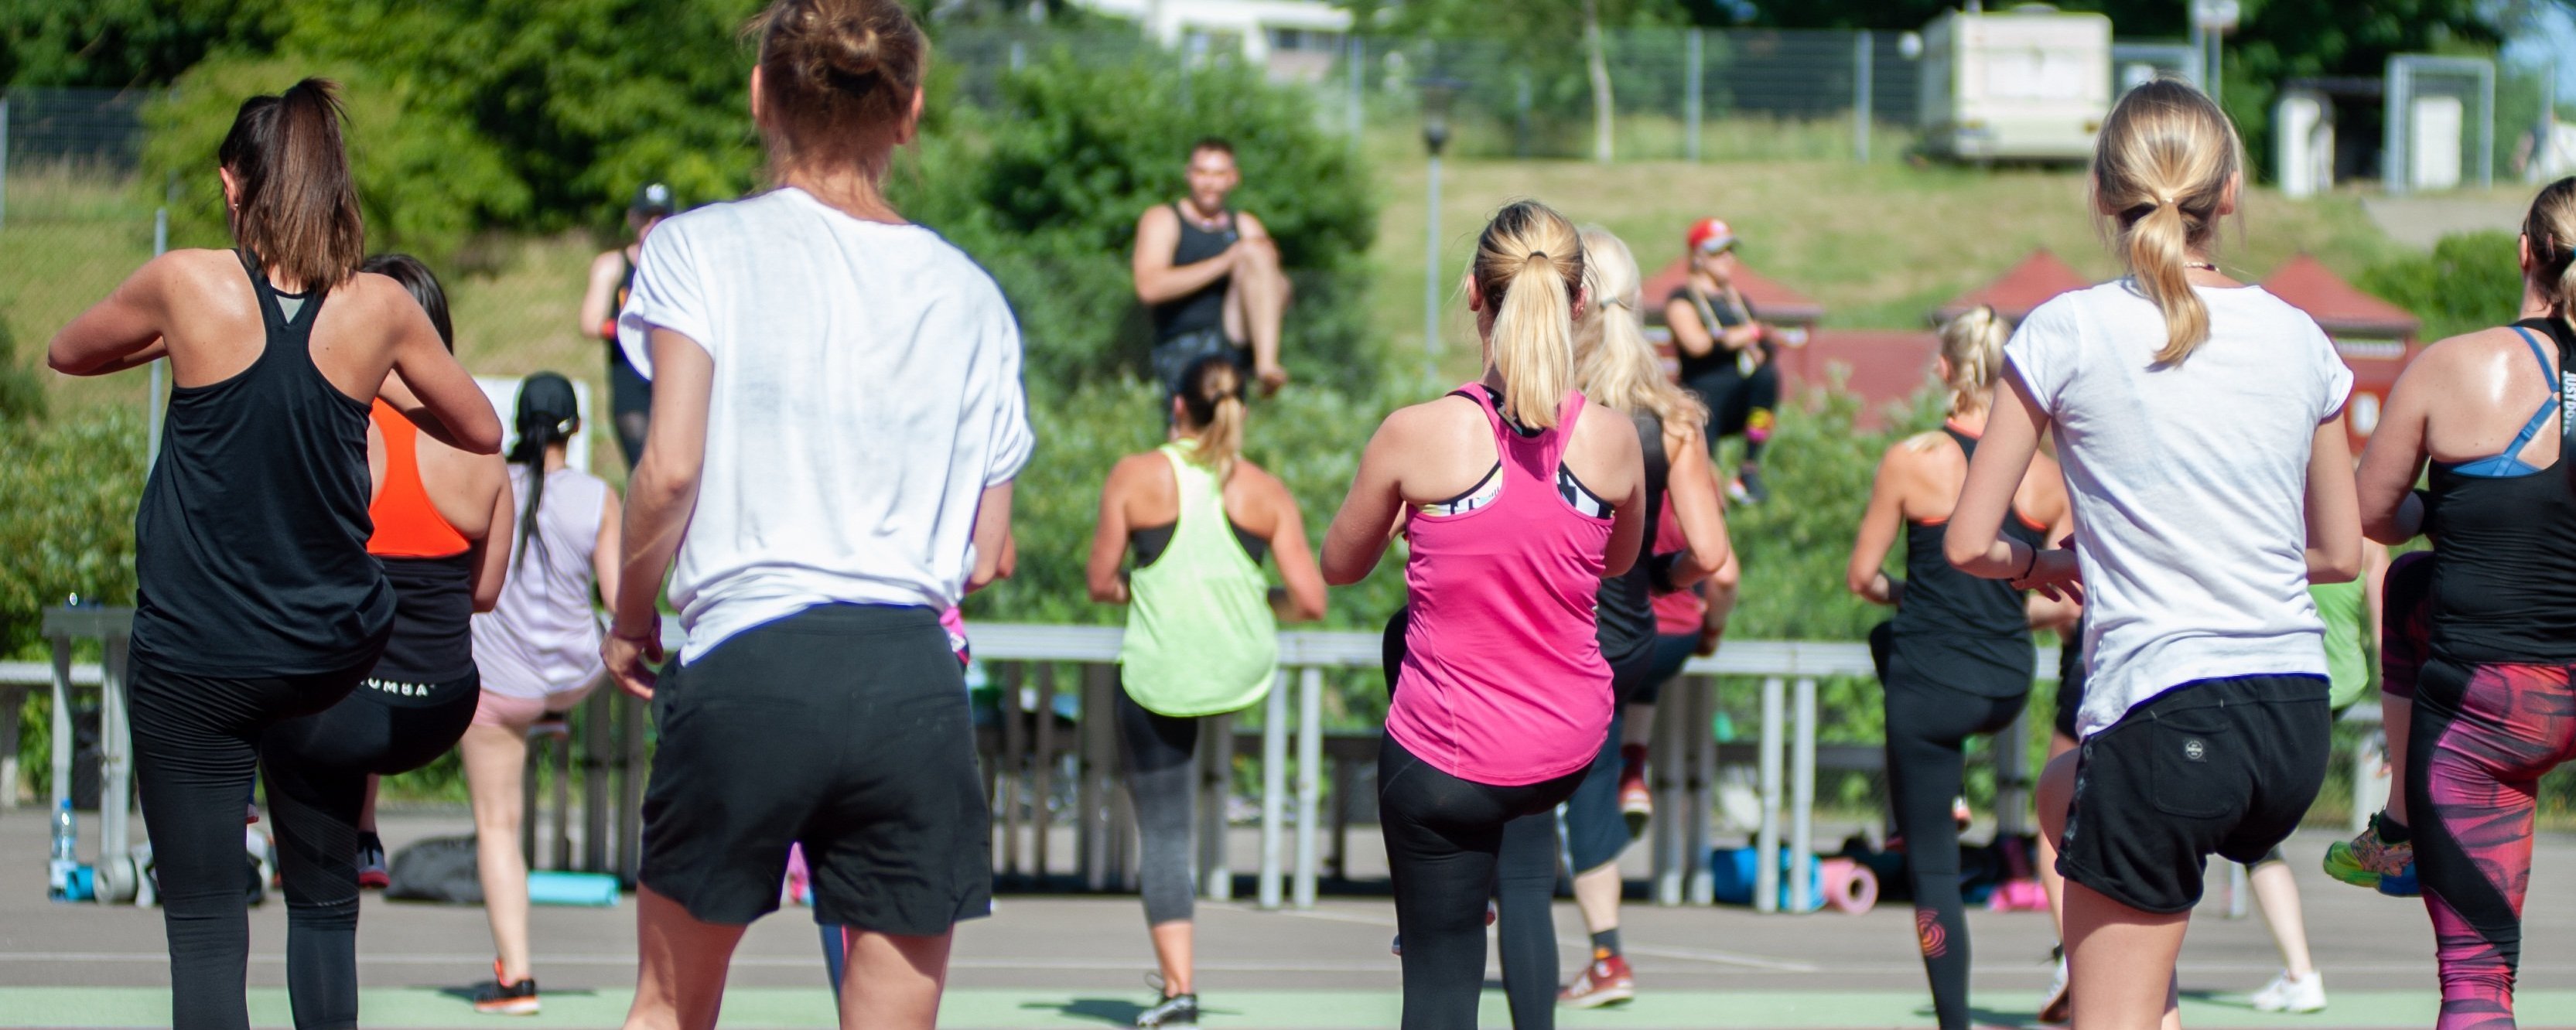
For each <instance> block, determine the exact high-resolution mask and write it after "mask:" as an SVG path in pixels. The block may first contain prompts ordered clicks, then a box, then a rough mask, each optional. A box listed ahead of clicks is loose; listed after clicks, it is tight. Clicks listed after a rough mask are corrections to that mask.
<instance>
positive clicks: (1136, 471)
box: [1109, 451, 1170, 489]
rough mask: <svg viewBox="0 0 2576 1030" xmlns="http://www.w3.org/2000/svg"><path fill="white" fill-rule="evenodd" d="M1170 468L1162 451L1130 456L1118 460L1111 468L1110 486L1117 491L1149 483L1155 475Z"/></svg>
mask: <svg viewBox="0 0 2576 1030" xmlns="http://www.w3.org/2000/svg"><path fill="white" fill-rule="evenodd" d="M1169 467H1170V463H1169V459H1167V458H1165V457H1163V452H1161V451H1143V452H1140V453H1136V454H1130V455H1128V456H1126V457H1124V458H1120V459H1118V463H1117V464H1115V465H1111V466H1109V486H1110V487H1111V488H1112V489H1116V488H1120V487H1127V486H1133V485H1135V484H1137V483H1142V482H1147V481H1150V479H1151V477H1152V475H1153V474H1154V473H1157V472H1161V471H1163V470H1164V469H1166V468H1169Z"/></svg>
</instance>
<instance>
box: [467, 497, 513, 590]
mask: <svg viewBox="0 0 2576 1030" xmlns="http://www.w3.org/2000/svg"><path fill="white" fill-rule="evenodd" d="M517 524H518V510H517V505H516V504H514V503H512V498H511V496H510V481H509V479H508V478H507V477H504V478H503V479H502V480H501V488H500V489H499V490H495V491H493V492H492V521H491V523H490V524H489V527H488V528H486V529H485V530H484V531H483V537H482V539H479V540H476V541H474V546H473V548H472V553H473V555H474V557H473V558H472V559H471V560H472V561H473V563H474V578H473V579H472V580H471V581H470V582H471V583H472V584H473V591H474V612H475V614H478V615H480V614H482V613H484V612H488V611H491V610H492V607H493V606H494V605H497V604H500V603H501V584H502V582H503V579H504V577H506V576H508V575H509V573H510V541H511V539H513V537H514V536H515V535H516V532H515V531H516V528H517Z"/></svg>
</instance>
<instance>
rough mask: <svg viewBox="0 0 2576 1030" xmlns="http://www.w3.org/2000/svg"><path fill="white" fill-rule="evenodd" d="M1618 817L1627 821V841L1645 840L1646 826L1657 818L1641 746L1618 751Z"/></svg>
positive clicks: (1637, 745) (1628, 746) (1642, 746)
mask: <svg viewBox="0 0 2576 1030" xmlns="http://www.w3.org/2000/svg"><path fill="white" fill-rule="evenodd" d="M1619 814H1620V815H1621V816H1622V817H1624V818H1626V819H1627V820H1628V839H1630V840H1635V839H1637V838H1638V837H1642V836H1645V833H1646V822H1647V821H1648V820H1651V819H1653V818H1654V817H1655V792H1654V791H1653V790H1652V789H1651V788H1648V787H1647V786H1646V748H1645V746H1644V745H1642V744H1623V745H1621V746H1620V747H1619Z"/></svg>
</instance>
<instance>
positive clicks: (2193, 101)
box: [2093, 79, 2245, 364]
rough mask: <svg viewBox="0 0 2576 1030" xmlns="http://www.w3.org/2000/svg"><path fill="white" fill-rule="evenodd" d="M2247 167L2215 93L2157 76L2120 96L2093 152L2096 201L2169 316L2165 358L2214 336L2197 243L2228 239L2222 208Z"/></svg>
mask: <svg viewBox="0 0 2576 1030" xmlns="http://www.w3.org/2000/svg"><path fill="white" fill-rule="evenodd" d="M2244 167H2245V154H2244V143H2243V142H2242V141H2241V140H2239V139H2238V138H2237V136H2236V126H2235V124H2234V123H2232V122H2230V121H2228V120H2227V113H2226V112H2224V111H2221V110H2219V109H2218V105H2217V104H2216V103H2213V102H2212V101H2211V100H2210V99H2209V97H2208V96H2207V95H2206V94H2203V93H2202V92H2201V91H2199V90H2197V89H2193V88H2192V87H2191V86H2190V85H2188V84H2185V83H2183V82H2180V81H2177V80H2173V79H2157V80H2155V81H2153V82H2149V83H2147V84H2145V85H2142V86H2139V87H2138V88H2136V89H2133V90H2130V91H2129V93H2128V95H2127V96H2124V97H2121V98H2120V103H2119V105H2118V106H2116V107H2113V108H2112V109H2111V117H2110V118H2108V119H2107V120H2105V121H2104V122H2103V123H2102V133H2101V135H2100V137H2099V138H2098V139H2097V140H2096V142H2095V144H2094V149H2093V191H2094V200H2095V203H2096V206H2097V207H2098V208H2099V209H2100V210H2102V211H2105V212H2109V213H2110V216H2109V217H2110V218H2111V219H2112V221H2113V222H2114V223H2116V226H2117V235H2118V239H2119V243H2120V247H2119V251H2120V256H2121V258H2122V259H2123V260H2125V261H2126V262H2127V263H2128V266H2129V275H2130V281H2131V282H2132V283H2133V284H2134V285H2135V286H2136V288H2137V290H2138V292H2139V293H2140V294H2141V295H2143V296H2145V297H2146V298H2147V299H2148V300H2150V301H2153V302H2154V303H2155V305H2156V308H2157V309H2158V310H2160V311H2162V312H2163V313H2164V320H2165V345H2164V347H2163V348H2162V349H2160V350H2158V351H2156V362H2157V363H2158V364H2180V363H2182V362H2183V360H2184V359H2187V358H2189V357H2190V356H2191V352H2192V349H2193V348H2196V347H2198V346H2200V344H2201V341H2203V340H2206V339H2208V338H2209V307H2208V305H2206V304H2204V303H2202V302H2201V299H2200V295H2199V294H2197V293H2194V292H2193V291H2192V288H2191V279H2190V276H2189V270H2188V268H2187V267H2186V265H2187V263H2188V262H2189V261H2190V260H2191V253H2192V251H2193V250H2194V249H2206V248H2207V247H2208V246H2209V245H2210V244H2211V243H2212V242H2214V241H2215V240H2216V239H2217V236H2218V217H2219V211H2220V209H2221V208H2222V207H2223V206H2224V204H2225V203H2226V200H2227V191H2228V189H2229V187H2230V186H2231V185H2232V184H2233V183H2235V182H2237V181H2238V178H2239V176H2240V175H2241V174H2242V170H2243V169H2244Z"/></svg>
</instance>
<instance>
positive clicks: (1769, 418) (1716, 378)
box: [1684, 352, 1780, 465]
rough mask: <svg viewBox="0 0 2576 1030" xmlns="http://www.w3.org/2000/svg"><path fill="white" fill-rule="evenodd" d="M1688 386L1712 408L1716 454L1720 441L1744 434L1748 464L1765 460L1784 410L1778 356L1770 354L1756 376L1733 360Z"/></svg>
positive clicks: (1710, 436) (1711, 435) (1712, 441)
mask: <svg viewBox="0 0 2576 1030" xmlns="http://www.w3.org/2000/svg"><path fill="white" fill-rule="evenodd" d="M1684 385H1686V386H1688V387H1689V388H1690V389H1691V391H1692V392H1694V393H1697V394H1699V397H1700V400H1701V401H1702V402H1704V403H1706V404H1707V405H1708V446H1709V448H1710V449H1711V450H1712V451H1714V450H1715V449H1716V447H1717V442H1718V441H1719V440H1723V439H1725V438H1727V437H1730V436H1737V435H1741V436H1743V437H1744V463H1745V464H1747V465H1751V464H1756V463H1758V462H1760V461H1761V460H1762V448H1763V447H1764V446H1765V445H1767V444H1769V443H1770V442H1771V430H1772V427H1773V425H1774V424H1775V423H1776V422H1777V421H1778V417H1777V415H1776V414H1775V412H1777V411H1779V410H1780V361H1779V357H1778V355H1775V354H1770V353H1767V352H1766V353H1765V354H1764V360H1763V362H1762V363H1761V364H1760V365H1756V366H1754V368H1753V374H1752V375H1745V374H1743V373H1742V372H1741V371H1739V370H1737V368H1736V366H1735V363H1734V362H1732V361H1729V362H1726V363H1724V364H1723V365H1721V366H1719V367H1718V369H1717V370H1715V371H1712V372H1708V373H1706V374H1703V375H1701V376H1700V377H1699V378H1697V379H1693V380H1691V381H1690V382H1688V383H1686V384H1684Z"/></svg>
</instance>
